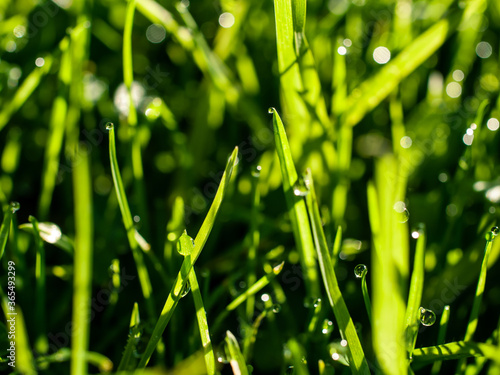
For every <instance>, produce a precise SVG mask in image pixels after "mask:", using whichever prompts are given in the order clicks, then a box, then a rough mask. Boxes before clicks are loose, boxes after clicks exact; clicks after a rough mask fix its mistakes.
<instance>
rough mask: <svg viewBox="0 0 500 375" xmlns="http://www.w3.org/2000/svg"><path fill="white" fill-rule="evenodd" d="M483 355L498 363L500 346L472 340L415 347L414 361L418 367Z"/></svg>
mask: <svg viewBox="0 0 500 375" xmlns="http://www.w3.org/2000/svg"><path fill="white" fill-rule="evenodd" d="M482 356H484V357H487V358H489V359H491V360H492V361H494V362H496V363H498V362H499V361H500V348H498V346H495V345H490V344H484V343H476V342H472V341H456V342H450V343H447V344H443V345H437V346H430V347H425V348H419V349H415V350H414V351H413V363H414V364H415V365H416V366H415V367H416V368H417V367H422V366H424V365H426V364H429V363H432V362H435V361H446V360H451V359H460V358H468V357H482Z"/></svg>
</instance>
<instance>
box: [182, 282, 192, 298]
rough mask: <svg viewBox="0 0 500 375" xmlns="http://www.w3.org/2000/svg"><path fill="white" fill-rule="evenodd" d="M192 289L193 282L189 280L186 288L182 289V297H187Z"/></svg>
mask: <svg viewBox="0 0 500 375" xmlns="http://www.w3.org/2000/svg"><path fill="white" fill-rule="evenodd" d="M190 291H191V284H190V283H189V281H187V282H186V285H184V288H183V289H182V292H181V298H184V297H186V296H187V294H188V293H189V292H190Z"/></svg>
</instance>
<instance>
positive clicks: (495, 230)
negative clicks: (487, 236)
mask: <svg viewBox="0 0 500 375" xmlns="http://www.w3.org/2000/svg"><path fill="white" fill-rule="evenodd" d="M491 233H493V235H494V236H497V235H498V233H500V229H499V228H498V227H496V226H495V227H492V228H491Z"/></svg>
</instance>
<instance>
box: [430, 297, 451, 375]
mask: <svg viewBox="0 0 500 375" xmlns="http://www.w3.org/2000/svg"><path fill="white" fill-rule="evenodd" d="M449 320H450V306H449V305H446V306H445V307H444V310H443V315H441V320H440V322H439V332H438V339H437V344H438V345H442V344H444V342H445V340H446V331H447V330H448V321H449ZM441 365H442V361H436V362H434V364H433V365H432V369H431V374H432V375H437V374H439V370H441Z"/></svg>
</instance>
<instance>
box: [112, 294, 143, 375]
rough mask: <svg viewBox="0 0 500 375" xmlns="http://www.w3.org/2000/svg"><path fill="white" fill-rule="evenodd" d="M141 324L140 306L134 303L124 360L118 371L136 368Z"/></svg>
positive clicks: (121, 361)
mask: <svg viewBox="0 0 500 375" xmlns="http://www.w3.org/2000/svg"><path fill="white" fill-rule="evenodd" d="M140 322H141V317H140V315H139V305H138V304H137V302H135V303H134V308H133V310H132V315H131V317H130V324H129V328H130V332H129V335H128V339H127V345H126V346H125V350H124V351H123V355H122V359H121V360H120V364H119V365H118V368H117V369H116V371H125V370H133V369H134V368H135V362H136V359H135V358H134V351H135V350H136V346H137V345H136V344H137V341H138V340H139V339H140V338H141V329H140V327H139V323H140Z"/></svg>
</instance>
